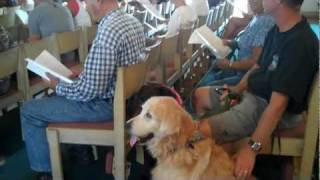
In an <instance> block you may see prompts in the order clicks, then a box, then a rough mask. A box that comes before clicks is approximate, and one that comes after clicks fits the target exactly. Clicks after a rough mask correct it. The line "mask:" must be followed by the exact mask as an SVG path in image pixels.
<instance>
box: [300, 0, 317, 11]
mask: <svg viewBox="0 0 320 180" xmlns="http://www.w3.org/2000/svg"><path fill="white" fill-rule="evenodd" d="M318 8H319V6H318V0H304V2H303V4H302V7H301V11H302V12H318Z"/></svg>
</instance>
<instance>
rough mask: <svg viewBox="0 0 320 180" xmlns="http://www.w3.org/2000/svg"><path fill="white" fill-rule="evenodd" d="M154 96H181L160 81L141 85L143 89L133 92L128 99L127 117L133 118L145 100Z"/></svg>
mask: <svg viewBox="0 0 320 180" xmlns="http://www.w3.org/2000/svg"><path fill="white" fill-rule="evenodd" d="M153 96H169V97H173V98H175V99H178V98H180V97H177V96H179V95H178V94H176V93H175V92H174V91H173V90H172V89H170V88H169V87H167V86H164V85H162V84H159V83H150V82H149V83H148V84H146V85H144V86H142V87H141V89H140V90H139V91H138V92H136V93H135V94H133V95H132V96H131V97H130V98H129V99H128V100H127V107H126V117H127V118H126V119H131V118H133V117H134V116H136V115H138V114H139V113H140V112H141V110H142V108H141V106H142V105H143V103H144V102H146V101H147V100H148V99H149V98H151V97H153Z"/></svg>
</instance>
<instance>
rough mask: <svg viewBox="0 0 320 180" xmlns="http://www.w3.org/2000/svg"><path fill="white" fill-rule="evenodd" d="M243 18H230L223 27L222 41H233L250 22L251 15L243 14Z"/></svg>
mask: <svg viewBox="0 0 320 180" xmlns="http://www.w3.org/2000/svg"><path fill="white" fill-rule="evenodd" d="M243 16H244V17H242V18H241V17H231V18H230V19H229V21H228V23H227V24H226V25H225V26H224V27H223V28H224V29H223V34H222V36H221V37H222V38H223V39H233V38H235V37H236V36H237V34H238V33H239V32H240V31H242V30H243V29H244V28H245V27H246V26H247V25H248V24H249V22H250V21H251V19H252V15H250V14H244V15H243Z"/></svg>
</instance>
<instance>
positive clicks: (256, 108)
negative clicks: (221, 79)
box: [208, 87, 302, 143]
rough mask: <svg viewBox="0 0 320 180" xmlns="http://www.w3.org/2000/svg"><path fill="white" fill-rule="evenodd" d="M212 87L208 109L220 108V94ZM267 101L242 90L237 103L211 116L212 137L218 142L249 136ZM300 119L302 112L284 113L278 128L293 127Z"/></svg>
mask: <svg viewBox="0 0 320 180" xmlns="http://www.w3.org/2000/svg"><path fill="white" fill-rule="evenodd" d="M215 88H216V87H212V88H210V90H209V94H210V109H215V108H220V106H221V104H220V99H219V97H220V95H219V94H218V93H217V92H216V91H215V90H214V89H215ZM267 105H268V103H267V101H265V100H264V99H262V98H260V97H258V96H255V95H253V94H251V93H249V92H244V93H243V95H242V100H241V102H240V103H239V104H237V105H235V106H233V107H232V108H231V109H230V110H228V111H226V112H223V113H220V114H217V115H214V116H211V117H210V118H208V119H209V123H210V126H211V128H212V130H213V137H214V138H215V139H216V141H217V142H218V143H222V142H228V141H234V140H238V139H241V138H244V137H249V136H251V134H252V133H253V132H254V131H255V129H256V127H257V125H258V122H259V120H260V116H261V115H262V113H263V111H264V110H265V108H266V107H267ZM301 120H302V114H289V113H285V114H284V117H283V118H282V120H281V121H280V123H279V129H286V128H292V127H295V126H296V125H297V124H298V123H299V122H300V121H301Z"/></svg>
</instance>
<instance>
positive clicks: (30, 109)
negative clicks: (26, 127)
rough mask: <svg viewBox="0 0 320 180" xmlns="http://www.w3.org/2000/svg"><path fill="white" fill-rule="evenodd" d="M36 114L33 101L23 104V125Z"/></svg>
mask: <svg viewBox="0 0 320 180" xmlns="http://www.w3.org/2000/svg"><path fill="white" fill-rule="evenodd" d="M35 114H36V112H35V108H34V105H33V104H32V101H27V102H25V103H23V105H22V106H21V107H20V119H21V123H25V122H26V120H27V117H29V116H31V115H35Z"/></svg>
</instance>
